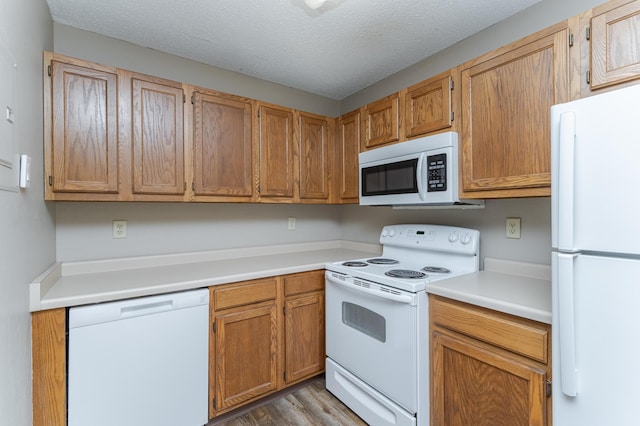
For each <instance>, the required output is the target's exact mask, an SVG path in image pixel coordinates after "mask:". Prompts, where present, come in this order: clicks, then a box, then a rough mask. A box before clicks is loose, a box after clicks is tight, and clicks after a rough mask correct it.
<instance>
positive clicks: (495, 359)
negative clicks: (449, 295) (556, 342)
mask: <svg viewBox="0 0 640 426" xmlns="http://www.w3.org/2000/svg"><path fill="white" fill-rule="evenodd" d="M429 306H430V308H429V309H430V333H431V348H432V349H431V424H433V425H438V426H445V425H468V424H474V425H496V424H500V425H509V426H515V425H528V426H546V425H550V424H551V395H550V393H548V392H547V389H550V379H551V360H550V356H551V355H550V354H551V347H550V333H551V326H550V325H548V324H542V323H538V322H535V321H531V320H526V319H522V318H519V317H515V316H511V315H507V314H503V313H500V312H496V311H492V310H489V309H484V308H480V307H477V306H473V305H468V304H465V303H461V302H457V301H453V300H449V299H446V298H441V297H438V296H430V298H429ZM548 383H549V384H548Z"/></svg>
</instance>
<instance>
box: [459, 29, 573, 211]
mask: <svg viewBox="0 0 640 426" xmlns="http://www.w3.org/2000/svg"><path fill="white" fill-rule="evenodd" d="M568 38H569V34H568V29H567V22H566V21H565V22H562V23H560V24H557V25H554V26H552V27H550V28H547V29H545V30H542V31H540V32H538V33H535V34H533V35H530V36H528V37H525V38H523V39H521V40H519V41H517V42H514V43H511V44H508V45H506V46H504V47H502V48H500V49H497V50H495V51H493V52H490V53H487V54H485V55H482V56H480V57H479V58H476V59H473V60H471V61H468V62H466V63H464V64H462V65H460V66H459V70H460V81H461V107H462V123H461V143H460V146H461V153H462V162H461V168H462V172H461V173H462V190H461V193H460V196H461V197H462V198H501V197H526V196H548V195H550V184H551V164H550V108H551V106H552V105H554V104H556V103H560V102H566V101H568V100H569V41H568Z"/></svg>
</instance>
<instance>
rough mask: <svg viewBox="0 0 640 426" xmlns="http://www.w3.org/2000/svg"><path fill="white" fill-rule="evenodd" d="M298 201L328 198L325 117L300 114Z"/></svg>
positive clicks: (327, 146)
mask: <svg viewBox="0 0 640 426" xmlns="http://www.w3.org/2000/svg"><path fill="white" fill-rule="evenodd" d="M299 116H300V119H299V129H300V164H299V170H300V183H299V185H300V200H323V201H325V202H326V201H327V200H328V198H329V175H330V173H329V155H330V151H329V148H330V145H329V123H328V121H327V118H326V117H321V116H318V115H314V114H308V113H303V112H301V113H300V115H299Z"/></svg>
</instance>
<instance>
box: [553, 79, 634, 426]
mask: <svg viewBox="0 0 640 426" xmlns="http://www.w3.org/2000/svg"><path fill="white" fill-rule="evenodd" d="M551 163H552V175H551V181H552V186H551V188H552V189H551V193H552V197H551V206H552V208H551V210H552V245H553V251H552V291H553V293H552V302H553V303H552V309H553V320H552V331H553V361H552V364H553V371H552V376H553V378H552V383H553V385H552V400H553V424H554V426H574V425H580V426H589V425H593V426H605V425H615V426H626V425H634V426H637V425H640V86H633V87H630V88H624V89H619V90H615V91H612V92H608V93H604V94H600V95H596V96H592V97H589V98H585V99H581V100H578V101H573V102H568V103H565V104H560V105H554V106H553V107H552V108H551Z"/></svg>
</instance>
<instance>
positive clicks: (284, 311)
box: [282, 306, 287, 315]
mask: <svg viewBox="0 0 640 426" xmlns="http://www.w3.org/2000/svg"><path fill="white" fill-rule="evenodd" d="M282 315H287V307H286V306H283V307H282Z"/></svg>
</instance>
